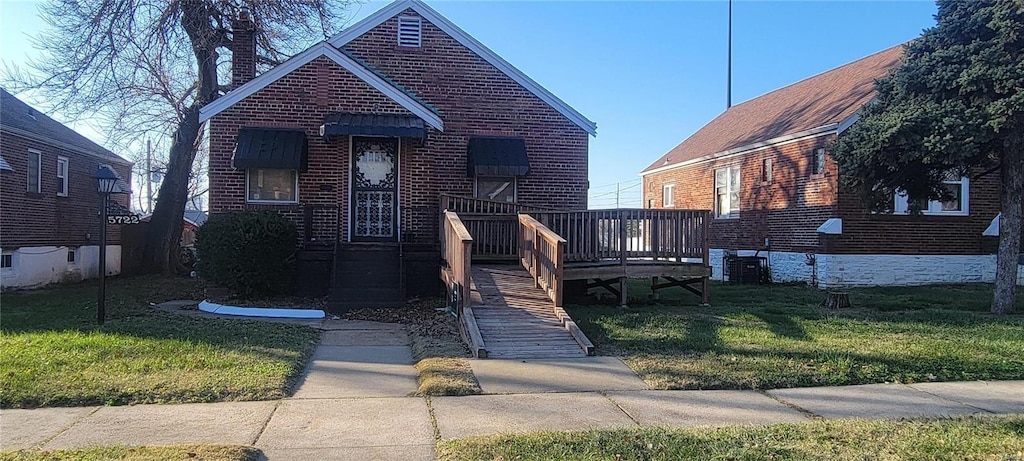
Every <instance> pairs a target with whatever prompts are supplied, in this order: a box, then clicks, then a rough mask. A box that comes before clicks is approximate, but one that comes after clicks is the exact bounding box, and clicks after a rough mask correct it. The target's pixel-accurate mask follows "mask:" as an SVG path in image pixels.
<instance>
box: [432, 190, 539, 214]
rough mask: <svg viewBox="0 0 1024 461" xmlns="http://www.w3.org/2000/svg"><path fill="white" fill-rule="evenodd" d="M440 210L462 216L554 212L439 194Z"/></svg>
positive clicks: (527, 206) (508, 203) (530, 206)
mask: <svg viewBox="0 0 1024 461" xmlns="http://www.w3.org/2000/svg"><path fill="white" fill-rule="evenodd" d="M441 209H442V210H448V211H454V212H457V213H459V215H463V214H491V215H494V214H505V215H515V214H518V213H521V212H524V211H554V210H555V208H548V207H540V206H533V205H524V204H522V203H513V202H499V201H497V200H485V199H482V198H475V197H462V196H459V195H451V194H441Z"/></svg>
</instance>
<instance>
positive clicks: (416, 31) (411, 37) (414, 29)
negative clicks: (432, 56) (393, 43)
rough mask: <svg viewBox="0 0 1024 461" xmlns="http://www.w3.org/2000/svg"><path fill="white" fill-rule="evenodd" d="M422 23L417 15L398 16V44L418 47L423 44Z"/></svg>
mask: <svg viewBox="0 0 1024 461" xmlns="http://www.w3.org/2000/svg"><path fill="white" fill-rule="evenodd" d="M422 31H423V23H422V20H421V19H420V17H419V16H399V17H398V46H408V47H413V48H419V47H420V46H421V45H423V34H422Z"/></svg>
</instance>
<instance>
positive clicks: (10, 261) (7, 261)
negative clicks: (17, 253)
mask: <svg viewBox="0 0 1024 461" xmlns="http://www.w3.org/2000/svg"><path fill="white" fill-rule="evenodd" d="M12 267H14V254H13V253H9V252H4V253H3V254H0V269H10V268H12Z"/></svg>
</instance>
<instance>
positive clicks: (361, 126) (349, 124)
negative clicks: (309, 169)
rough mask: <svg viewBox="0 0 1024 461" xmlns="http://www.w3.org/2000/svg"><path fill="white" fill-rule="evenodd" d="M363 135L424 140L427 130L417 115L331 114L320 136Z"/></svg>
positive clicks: (325, 119) (325, 120)
mask: <svg viewBox="0 0 1024 461" xmlns="http://www.w3.org/2000/svg"><path fill="white" fill-rule="evenodd" d="M340 135H357V136H358V135H362V136H393V137H396V138H424V137H426V135H427V129H426V127H425V126H424V125H423V119H421V118H419V117H416V116H415V115H394V114H382V115H375V114H350V113H338V114H331V115H328V116H327V117H326V118H324V124H323V125H321V126H320V136H340Z"/></svg>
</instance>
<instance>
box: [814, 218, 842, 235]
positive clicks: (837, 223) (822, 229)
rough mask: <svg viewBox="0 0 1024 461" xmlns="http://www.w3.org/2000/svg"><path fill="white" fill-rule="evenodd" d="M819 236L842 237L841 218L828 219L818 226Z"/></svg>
mask: <svg viewBox="0 0 1024 461" xmlns="http://www.w3.org/2000/svg"><path fill="white" fill-rule="evenodd" d="M818 233H819V234H829V235H842V234H843V219H842V218H828V219H826V220H825V222H824V223H822V224H821V225H820V226H818Z"/></svg>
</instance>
